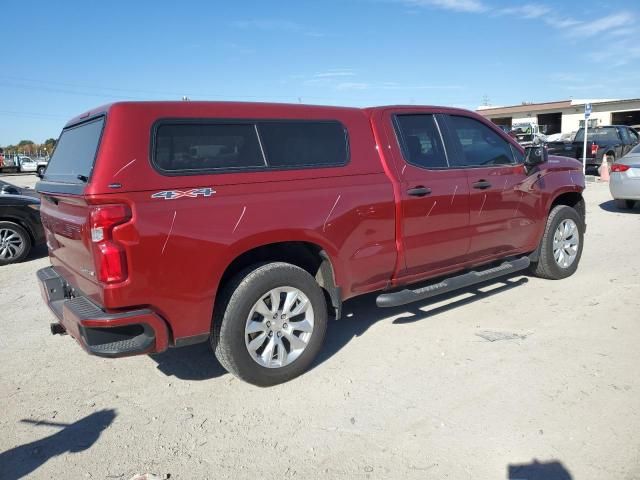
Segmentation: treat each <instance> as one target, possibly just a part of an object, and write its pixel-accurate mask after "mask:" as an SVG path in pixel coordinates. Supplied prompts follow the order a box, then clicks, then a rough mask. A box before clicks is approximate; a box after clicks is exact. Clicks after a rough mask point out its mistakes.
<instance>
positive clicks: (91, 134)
mask: <svg viewBox="0 0 640 480" xmlns="http://www.w3.org/2000/svg"><path fill="white" fill-rule="evenodd" d="M103 126H104V117H100V118H97V119H95V120H91V121H89V122H86V123H82V124H80V125H76V126H72V127H69V128H65V129H64V130H63V131H62V134H61V135H60V138H59V139H58V143H57V144H56V148H55V150H54V152H53V155H52V156H51V160H50V161H49V164H48V165H47V169H46V171H45V175H44V177H43V180H45V181H48V182H59V183H86V181H87V179H88V178H89V177H90V176H91V170H92V169H93V164H94V162H95V159H96V153H97V152H98V145H99V144H100V137H101V135H102V128H103Z"/></svg>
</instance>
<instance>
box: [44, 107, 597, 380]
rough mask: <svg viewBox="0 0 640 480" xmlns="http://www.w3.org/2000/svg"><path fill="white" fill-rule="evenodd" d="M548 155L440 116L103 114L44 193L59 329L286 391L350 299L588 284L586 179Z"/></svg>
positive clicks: (455, 114) (106, 348)
mask: <svg viewBox="0 0 640 480" xmlns="http://www.w3.org/2000/svg"><path fill="white" fill-rule="evenodd" d="M376 152H377V153H376ZM546 160H547V157H546V151H545V150H544V149H543V148H532V149H530V150H528V151H527V154H526V156H525V152H524V151H523V149H522V148H521V147H520V146H519V145H518V144H517V143H516V142H515V141H514V140H513V139H512V138H510V137H509V136H508V135H505V134H504V132H503V131H501V130H500V129H499V128H497V127H496V126H495V125H493V124H492V123H490V122H489V121H488V120H486V119H485V118H483V117H481V116H479V115H477V114H475V113H473V112H468V111H465V110H460V109H452V108H445V107H418V106H411V107H397V106H390V107H377V108H369V109H357V108H337V107H317V106H308V105H279V104H252V103H225V102H126V103H116V104H113V105H110V106H106V107H103V108H102V109H98V110H96V111H93V112H89V113H87V114H85V115H82V116H81V117H77V118H75V119H74V120H72V121H71V122H69V123H68V125H67V126H66V127H65V128H64V130H63V131H62V134H61V136H60V139H59V142H58V144H57V146H56V149H55V153H54V155H53V157H52V159H51V161H50V164H49V166H48V168H47V170H46V172H45V174H44V177H43V178H42V180H41V181H40V182H39V183H38V185H37V190H38V191H39V192H40V193H41V194H42V199H43V200H42V210H41V215H42V221H43V224H44V226H45V232H46V236H47V244H48V246H49V255H50V259H51V263H52V267H48V268H45V269H43V270H40V271H39V272H38V277H39V280H40V282H41V285H42V287H43V288H42V292H43V296H44V299H45V301H46V302H47V304H48V305H49V306H50V308H51V309H52V311H53V312H54V314H55V315H56V317H57V318H58V320H59V323H56V324H54V325H53V327H52V331H53V332H54V333H62V332H64V331H66V332H68V333H70V334H71V335H72V336H73V337H74V338H75V339H76V340H78V341H79V342H80V343H81V345H82V346H83V347H84V348H85V349H87V350H88V351H89V352H90V353H93V354H96V355H101V356H109V357H117V356H124V355H135V354H144V353H150V352H160V351H163V350H165V349H166V348H167V347H168V346H169V345H174V346H180V345H189V344H193V343H197V342H202V341H207V340H209V341H210V342H211V344H212V346H213V348H214V350H215V352H216V356H217V357H218V359H219V360H220V362H221V363H222V365H223V366H225V367H226V368H227V369H228V370H229V371H230V372H232V373H234V374H235V375H237V376H238V377H240V378H242V379H244V380H246V381H249V382H251V383H254V384H257V385H273V384H276V383H280V382H283V381H286V380H289V379H291V378H293V377H295V376H297V375H299V374H301V373H302V372H303V371H305V370H306V368H307V367H308V366H309V365H310V364H311V362H312V361H313V359H314V357H315V356H316V354H317V353H318V351H319V350H320V348H321V345H322V341H323V338H324V332H325V328H326V324H327V321H328V319H329V318H336V319H337V318H339V317H340V312H341V308H342V307H341V306H342V302H343V301H344V300H346V299H348V298H352V297H355V296H357V295H362V294H364V293H368V292H375V291H381V292H382V293H381V294H380V295H379V296H378V299H377V303H378V305H379V306H381V307H391V306H398V305H403V304H406V303H409V302H412V301H415V300H420V299H425V298H428V297H431V296H433V295H437V294H440V293H446V292H448V291H451V290H453V289H455V288H462V287H464V286H468V285H471V284H474V283H477V282H479V281H485V280H488V279H491V278H494V277H496V276H499V275H504V274H507V273H510V272H515V271H522V270H524V269H527V268H529V267H531V269H532V271H533V272H534V273H535V274H536V275H539V276H541V277H544V278H550V279H559V278H565V277H567V276H569V275H571V274H572V273H573V272H575V270H576V269H577V267H578V263H579V260H580V256H581V252H582V245H583V232H584V224H585V220H584V214H585V212H584V202H583V200H582V196H581V192H582V190H583V189H584V177H583V176H582V175H581V169H580V164H579V162H576V161H575V160H571V159H567V158H555V159H554V161H553V162H547V161H546ZM540 178H544V181H543V182H540V181H539V179H540ZM435 279H438V280H435ZM424 280H435V281H434V283H433V284H431V285H429V286H427V287H419V288H415V287H410V286H409V285H411V284H414V283H416V282H420V281H424ZM212 319H213V320H212Z"/></svg>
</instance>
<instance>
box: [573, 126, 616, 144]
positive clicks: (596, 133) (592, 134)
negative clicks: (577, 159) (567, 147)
mask: <svg viewBox="0 0 640 480" xmlns="http://www.w3.org/2000/svg"><path fill="white" fill-rule="evenodd" d="M587 140H588V141H594V142H617V141H618V140H619V138H618V132H617V131H616V129H615V128H590V129H589V132H588V133H587ZM574 141H575V142H582V141H584V128H581V129H580V130H578V133H576V138H575V139H574Z"/></svg>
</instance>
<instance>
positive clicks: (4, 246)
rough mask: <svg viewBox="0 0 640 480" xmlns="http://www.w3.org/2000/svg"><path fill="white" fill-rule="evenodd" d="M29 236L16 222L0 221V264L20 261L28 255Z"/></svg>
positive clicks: (29, 248) (29, 247)
mask: <svg viewBox="0 0 640 480" xmlns="http://www.w3.org/2000/svg"><path fill="white" fill-rule="evenodd" d="M30 250H31V237H29V234H28V233H27V231H26V230H25V229H24V228H22V227H21V226H20V225H18V224H17V223H13V222H0V265H7V264H9V263H15V262H20V261H22V260H24V259H25V257H26V256H27V255H29V251H30Z"/></svg>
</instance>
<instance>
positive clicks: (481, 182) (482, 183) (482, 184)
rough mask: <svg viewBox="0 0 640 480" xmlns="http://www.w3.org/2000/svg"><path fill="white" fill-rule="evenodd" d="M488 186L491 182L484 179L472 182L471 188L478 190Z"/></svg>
mask: <svg viewBox="0 0 640 480" xmlns="http://www.w3.org/2000/svg"><path fill="white" fill-rule="evenodd" d="M489 187H491V184H490V183H489V182H487V181H486V180H478V181H477V182H476V183H474V184H473V188H478V189H480V190H484V189H486V188H489Z"/></svg>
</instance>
